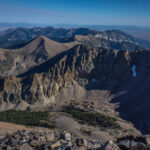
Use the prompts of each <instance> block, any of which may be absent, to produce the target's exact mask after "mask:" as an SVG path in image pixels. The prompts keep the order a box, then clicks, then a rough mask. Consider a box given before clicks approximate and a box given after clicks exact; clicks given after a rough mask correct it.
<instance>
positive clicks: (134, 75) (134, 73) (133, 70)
mask: <svg viewBox="0 0 150 150" xmlns="http://www.w3.org/2000/svg"><path fill="white" fill-rule="evenodd" d="M131 71H132V76H133V77H134V78H135V77H136V76H137V73H136V66H135V65H132V67H131Z"/></svg>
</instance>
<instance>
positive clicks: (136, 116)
mask: <svg viewBox="0 0 150 150" xmlns="http://www.w3.org/2000/svg"><path fill="white" fill-rule="evenodd" d="M118 93H120V95H119V96H116V97H114V98H113V99H112V101H111V102H112V103H119V104H120V106H119V107H118V108H117V109H116V111H118V112H119V113H120V117H121V118H123V119H125V120H128V121H131V122H132V123H133V124H134V125H135V127H136V128H137V129H139V130H140V131H141V132H142V133H143V134H150V76H140V77H137V78H134V79H132V80H129V81H128V82H126V83H124V84H122V85H121V86H120V87H118V88H117V89H116V90H114V91H112V93H111V94H114V95H115V94H118ZM121 93H122V94H121Z"/></svg>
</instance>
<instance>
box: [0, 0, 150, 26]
mask: <svg viewBox="0 0 150 150" xmlns="http://www.w3.org/2000/svg"><path fill="white" fill-rule="evenodd" d="M0 22H1V23H29V24H42V25H54V24H74V25H130V26H131V25H134V26H141V27H150V1H149V0H123V1H120V0H113V1H112V0H101V1H99V0H82V1H81V0H76V1H75V0H63V1H62V0H55V1H54V0H32V1H31V0H21V1H20V0H13V1H12V0H5V1H4V0H0Z"/></svg>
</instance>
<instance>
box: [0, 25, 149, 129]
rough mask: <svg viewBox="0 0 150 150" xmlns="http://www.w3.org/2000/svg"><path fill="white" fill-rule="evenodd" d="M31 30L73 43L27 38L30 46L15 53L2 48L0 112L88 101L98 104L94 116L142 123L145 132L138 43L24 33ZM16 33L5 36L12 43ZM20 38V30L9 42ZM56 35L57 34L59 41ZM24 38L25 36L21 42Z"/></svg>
mask: <svg viewBox="0 0 150 150" xmlns="http://www.w3.org/2000/svg"><path fill="white" fill-rule="evenodd" d="M35 29H36V32H37V33H38V34H41V33H42V31H43V30H44V31H45V32H46V31H47V32H46V33H47V35H49V36H50V35H51V37H53V36H54V34H55V33H57V32H58V30H59V31H61V33H62V31H64V30H65V32H64V34H63V35H62V37H63V38H65V39H69V38H71V39H73V40H71V41H69V43H66V42H65V43H60V42H58V41H53V40H51V39H50V38H47V37H44V36H39V37H37V38H34V39H32V38H33V37H31V38H30V40H31V39H32V40H31V41H30V42H29V41H28V40H29V39H27V41H28V44H26V45H25V46H23V47H21V48H18V49H4V48H1V49H0V67H1V68H0V76H1V79H0V110H1V111H2V110H8V109H19V110H20V109H21V110H26V109H32V108H36V107H37V108H38V107H50V106H52V105H53V104H59V103H62V102H64V101H70V100H75V101H79V102H82V100H90V101H91V102H93V101H94V102H97V103H98V106H97V107H96V109H97V110H101V111H102V110H104V112H119V114H120V116H121V117H122V118H123V119H126V120H129V121H132V122H136V125H137V126H138V125H139V124H140V125H141V122H142V125H143V124H144V129H145V130H148V128H146V127H145V126H149V125H150V122H149V117H150V116H149V114H150V110H149V106H150V102H149V98H150V94H149V92H148V91H149V90H150V87H149V84H150V77H149V76H150V70H149V68H150V51H149V50H147V48H144V45H142V43H143V42H140V41H138V40H137V39H135V38H133V37H131V36H129V35H127V34H125V33H123V32H121V31H105V32H99V33H97V31H91V30H87V29H84V30H82V29H68V30H66V29H55V30H56V31H57V32H56V31H55V32H54V31H53V29H51V30H52V31H53V32H52V31H51V32H50V30H46V29H45V28H44V29H42V28H33V29H25V30H27V31H28V30H29V31H30V32H31V31H32V30H35ZM37 29H38V30H37ZM16 30H18V29H13V30H12V31H9V32H8V33H9V34H10V37H11V38H12V32H15V31H16ZM19 30H20V29H19ZM22 30H23V31H22ZM5 32H6V31H5ZM45 32H44V33H45ZM89 32H90V33H89ZM8 33H7V34H8ZM23 33H24V29H21V32H17V36H16V35H15V36H13V37H14V39H15V40H17V37H18V36H21V34H22V35H24V34H23ZM50 33H51V34H50ZM52 33H53V34H52ZM61 33H59V32H58V33H57V34H58V35H59V34H60V37H61ZM57 34H56V35H55V37H56V36H58V35H57ZM4 35H6V34H5V33H4V34H3V35H1V37H0V38H2V36H4ZM26 35H28V32H27V34H25V36H22V38H23V40H24V37H25V39H26ZM31 35H32V34H31ZM66 35H67V37H66ZM19 38H20V37H19ZM15 40H14V41H15ZM10 41H11V40H10ZM6 43H7V42H6ZM94 102H93V103H94ZM112 105H113V107H112ZM145 110H147V113H145ZM148 132H150V131H148Z"/></svg>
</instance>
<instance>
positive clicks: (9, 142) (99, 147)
mask: <svg viewBox="0 0 150 150" xmlns="http://www.w3.org/2000/svg"><path fill="white" fill-rule="evenodd" d="M148 148H150V147H149V145H148V143H147V142H146V141H144V140H143V141H142V140H141V141H140V137H139V140H137V139H134V138H133V137H126V139H120V140H119V141H118V142H116V143H114V142H112V141H108V142H106V143H102V142H101V141H98V140H86V139H84V138H79V137H76V136H74V135H71V134H70V133H69V132H66V131H64V132H58V131H55V132H37V131H34V130H30V131H26V130H18V131H17V132H13V133H12V132H7V133H6V134H5V135H1V137H0V149H2V150H3V149H6V150H12V149H13V150H14V149H15V150H82V149H83V150H126V149H128V150H147V149H148Z"/></svg>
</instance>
